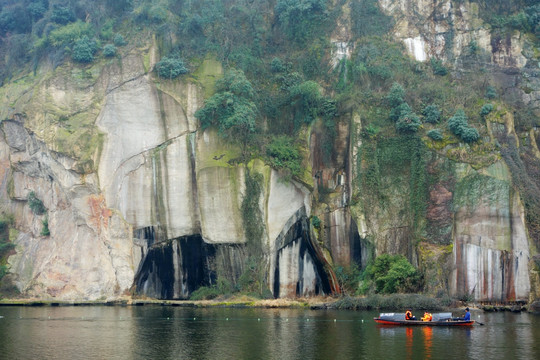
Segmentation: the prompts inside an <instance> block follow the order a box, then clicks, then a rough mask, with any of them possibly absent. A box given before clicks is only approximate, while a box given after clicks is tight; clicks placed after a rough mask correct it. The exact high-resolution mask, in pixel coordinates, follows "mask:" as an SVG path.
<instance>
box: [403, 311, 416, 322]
mask: <svg viewBox="0 0 540 360" xmlns="http://www.w3.org/2000/svg"><path fill="white" fill-rule="evenodd" d="M405 320H416V316H413V314H412V311H411V310H407V311H406V312H405Z"/></svg>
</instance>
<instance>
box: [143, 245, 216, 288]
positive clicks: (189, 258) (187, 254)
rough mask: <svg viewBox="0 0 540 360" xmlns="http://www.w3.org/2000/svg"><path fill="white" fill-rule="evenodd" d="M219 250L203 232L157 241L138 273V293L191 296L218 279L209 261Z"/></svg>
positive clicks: (151, 247)
mask: <svg viewBox="0 0 540 360" xmlns="http://www.w3.org/2000/svg"><path fill="white" fill-rule="evenodd" d="M148 235H150V236H149V238H152V236H151V234H148ZM215 253H216V249H215V246H213V245H210V244H206V243H205V242H204V241H203V239H202V237H201V236H200V235H189V236H182V237H180V238H176V239H172V240H167V241H163V242H158V243H154V244H153V245H151V246H150V247H149V248H148V252H147V254H146V256H145V257H144V259H143V260H142V263H141V265H140V266H139V270H138V272H137V274H136V276H135V281H134V283H135V293H136V294H137V295H144V296H148V297H152V298H157V299H187V298H189V296H190V294H191V293H192V292H193V291H195V290H197V289H198V288H199V287H201V286H210V285H212V284H214V283H215V281H216V273H215V271H213V269H211V268H210V261H209V259H210V258H213V257H214V256H215Z"/></svg>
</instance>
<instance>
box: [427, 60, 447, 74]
mask: <svg viewBox="0 0 540 360" xmlns="http://www.w3.org/2000/svg"><path fill="white" fill-rule="evenodd" d="M430 63H431V68H432V69H433V73H434V74H435V75H439V76H445V75H446V74H448V69H447V68H445V67H444V65H443V63H442V61H441V60H437V59H434V58H431V60H430Z"/></svg>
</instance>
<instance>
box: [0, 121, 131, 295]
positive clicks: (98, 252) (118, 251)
mask: <svg viewBox="0 0 540 360" xmlns="http://www.w3.org/2000/svg"><path fill="white" fill-rule="evenodd" d="M6 123H8V122H6ZM4 125H5V123H4ZM9 126H10V127H11V128H12V130H13V129H15V128H17V127H19V129H17V130H16V132H17V133H19V134H21V136H22V137H21V142H20V143H23V142H24V143H25V144H34V145H35V144H37V146H39V148H40V149H41V150H40V151H38V152H35V151H30V152H29V151H25V150H26V149H22V148H19V149H17V152H16V153H14V154H16V161H15V162H13V161H14V160H15V159H14V158H13V157H12V156H11V154H10V152H9V151H3V152H2V157H3V159H2V161H0V162H1V163H3V164H6V163H10V161H11V163H12V164H14V167H13V170H12V171H11V172H10V171H9V170H8V171H7V172H4V174H5V176H4V177H3V178H2V182H3V184H2V187H1V188H2V189H3V190H2V191H3V194H2V197H4V199H10V198H11V199H15V200H17V201H9V200H8V202H7V206H8V208H7V209H5V208H4V211H7V212H11V213H12V214H14V215H15V216H14V217H15V221H16V227H17V228H18V229H19V235H18V237H17V239H15V241H14V243H15V245H16V254H15V255H13V256H11V257H10V258H9V265H10V273H11V275H10V276H11V280H12V282H13V283H14V284H15V285H16V286H17V288H18V289H19V290H20V291H21V292H22V293H23V294H24V295H27V296H35V297H39V298H56V299H63V300H92V299H99V298H110V297H115V296H119V295H121V294H122V293H123V292H125V291H127V290H128V289H129V287H130V286H131V283H132V279H133V275H134V270H133V263H132V243H131V240H130V236H129V231H128V228H129V226H128V225H127V224H125V223H122V222H120V223H119V224H118V225H116V224H115V223H116V222H117V218H116V217H114V216H112V213H111V211H110V210H109V209H108V208H107V207H106V205H105V203H104V202H103V201H101V200H99V199H100V196H99V195H98V194H97V193H96V190H97V188H96V187H95V186H94V185H93V184H92V182H90V184H85V181H84V179H83V177H82V176H81V175H77V174H75V173H74V172H72V171H71V170H70V169H69V168H67V169H66V168H65V167H64V166H63V164H62V163H60V162H58V161H57V160H56V159H57V158H58V156H51V153H50V151H48V150H47V149H46V147H45V146H44V144H43V143H40V142H39V141H37V140H36V139H35V138H34V137H33V136H31V135H29V134H28V133H27V132H26V131H25V130H24V129H23V127H22V125H21V124H18V123H11V124H10V125H9ZM22 140H24V141H22ZM0 142H2V144H5V145H4V147H3V148H4V149H5V150H7V148H6V147H7V146H9V145H8V144H6V143H5V142H4V140H3V139H1V140H0ZM10 157H11V158H10ZM61 158H62V157H61ZM62 161H63V163H64V164H65V163H70V161H68V160H67V159H64V158H62ZM90 178H91V177H90ZM9 182H11V183H12V184H13V185H12V186H11V189H10V193H9V194H8V193H6V190H8V188H9V186H8V184H6V183H9ZM31 191H33V192H34V193H35V194H36V197H37V198H38V199H40V200H42V201H43V204H44V206H45V208H46V209H47V213H46V214H44V215H36V214H34V213H33V212H32V211H31V210H30V208H29V206H28V204H27V201H26V199H27V196H28V194H29V192H31ZM96 200H97V201H96ZM111 216H112V219H111ZM44 218H48V228H49V231H50V236H42V235H40V233H41V232H42V228H43V224H42V221H43V219H44ZM111 222H112V223H113V224H114V227H115V229H114V230H112V231H111V230H110V229H109V228H110V225H111Z"/></svg>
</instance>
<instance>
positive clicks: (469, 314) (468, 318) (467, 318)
mask: <svg viewBox="0 0 540 360" xmlns="http://www.w3.org/2000/svg"><path fill="white" fill-rule="evenodd" d="M463 320H466V321H470V320H471V312H470V311H469V308H466V309H465V316H463Z"/></svg>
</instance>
